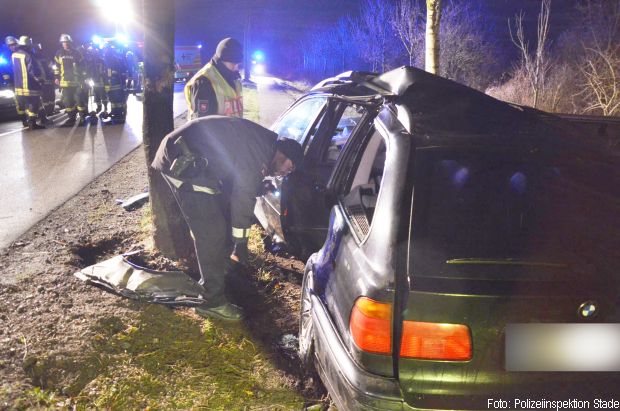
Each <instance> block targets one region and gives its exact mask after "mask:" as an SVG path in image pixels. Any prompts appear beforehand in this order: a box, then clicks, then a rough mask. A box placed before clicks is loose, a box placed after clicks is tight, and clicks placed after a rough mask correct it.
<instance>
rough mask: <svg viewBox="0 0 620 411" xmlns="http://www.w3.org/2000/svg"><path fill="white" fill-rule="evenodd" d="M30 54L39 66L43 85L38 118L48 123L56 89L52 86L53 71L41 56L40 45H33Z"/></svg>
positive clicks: (52, 109)
mask: <svg viewBox="0 0 620 411" xmlns="http://www.w3.org/2000/svg"><path fill="white" fill-rule="evenodd" d="M32 54H33V56H34V58H35V60H36V61H37V63H38V64H39V68H40V70H41V73H42V74H43V77H42V79H43V84H41V100H42V102H43V110H41V111H40V112H39V118H40V119H41V121H43V122H49V120H48V119H47V116H51V115H52V114H54V108H55V106H56V87H55V86H54V70H53V69H52V62H51V61H50V60H49V59H48V58H47V57H46V56H45V55H44V54H43V49H42V47H41V43H38V44H37V45H35V47H34V48H33V49H32Z"/></svg>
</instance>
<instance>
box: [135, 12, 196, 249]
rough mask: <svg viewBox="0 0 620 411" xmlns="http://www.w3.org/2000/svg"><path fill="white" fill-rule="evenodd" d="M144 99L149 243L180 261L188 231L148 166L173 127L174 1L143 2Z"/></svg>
mask: <svg viewBox="0 0 620 411" xmlns="http://www.w3.org/2000/svg"><path fill="white" fill-rule="evenodd" d="M142 5H143V12H144V100H143V123H142V139H143V142H144V150H145V152H146V161H147V167H148V178H149V193H150V202H151V210H152V214H153V241H154V245H155V247H156V248H158V249H159V250H160V251H161V252H162V253H163V254H164V255H166V256H169V257H173V258H175V257H176V258H181V257H187V256H189V255H191V252H192V250H193V246H192V241H191V238H190V236H189V230H188V228H187V225H186V224H185V221H184V220H183V217H182V215H181V213H180V211H179V209H178V206H177V204H176V202H175V200H174V197H173V196H172V192H171V191H170V188H169V187H168V185H167V184H166V182H165V181H164V179H163V177H162V176H161V174H160V173H159V172H156V171H155V170H153V169H152V168H151V167H150V164H151V162H152V161H153V159H154V158H155V153H156V152H157V149H158V148H159V144H160V143H161V141H162V140H163V138H164V137H165V136H166V135H167V134H168V133H170V132H171V131H172V130H173V128H174V119H173V112H172V101H173V86H174V20H175V9H174V0H143V1H142Z"/></svg>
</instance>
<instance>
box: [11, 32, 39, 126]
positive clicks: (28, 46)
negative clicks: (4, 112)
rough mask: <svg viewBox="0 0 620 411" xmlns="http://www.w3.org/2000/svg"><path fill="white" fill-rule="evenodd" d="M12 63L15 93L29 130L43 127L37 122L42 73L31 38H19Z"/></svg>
mask: <svg viewBox="0 0 620 411" xmlns="http://www.w3.org/2000/svg"><path fill="white" fill-rule="evenodd" d="M11 61H12V63H13V81H14V82H15V95H16V96H17V102H18V104H19V107H20V108H23V109H24V110H25V111H26V121H27V124H28V128H29V129H30V130H37V129H40V128H45V127H44V126H42V125H39V124H37V117H38V116H39V109H40V108H41V85H42V83H43V73H41V70H40V68H39V63H37V61H36V60H35V59H34V56H33V55H32V39H31V38H30V37H28V36H21V37H20V38H19V42H18V47H17V50H16V51H15V52H13V54H12V55H11Z"/></svg>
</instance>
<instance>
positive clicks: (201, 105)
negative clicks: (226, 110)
mask: <svg viewBox="0 0 620 411" xmlns="http://www.w3.org/2000/svg"><path fill="white" fill-rule="evenodd" d="M207 111H209V100H198V112H199V113H206V112H207Z"/></svg>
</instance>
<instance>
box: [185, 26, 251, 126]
mask: <svg viewBox="0 0 620 411" xmlns="http://www.w3.org/2000/svg"><path fill="white" fill-rule="evenodd" d="M242 62H243V47H242V46H241V44H240V43H239V42H238V41H237V40H235V39H233V38H226V39H224V40H222V41H220V43H219V44H218V45H217V49H216V51H215V54H214V55H213V58H212V59H211V61H210V62H209V63H207V64H206V65H205V66H204V67H203V68H202V69H200V70H199V71H198V72H197V73H196V74H195V75H194V77H192V78H191V79H190V80H189V81H188V82H187V84H186V85H185V99H186V100H187V107H188V112H187V119H188V121H189V120H193V119H195V118H198V117H204V116H207V115H211V114H219V115H223V116H232V117H243V96H242V88H241V76H240V75H239V70H240V68H241V63H242Z"/></svg>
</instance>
